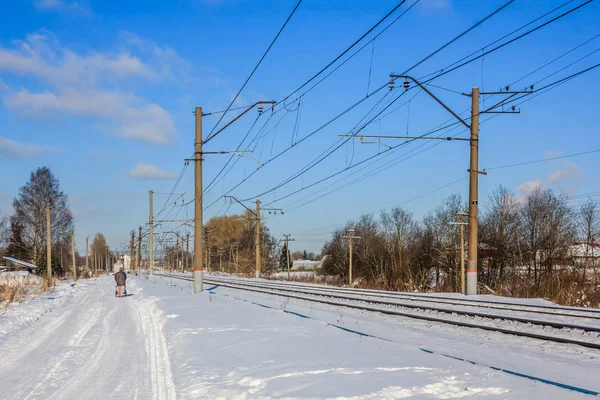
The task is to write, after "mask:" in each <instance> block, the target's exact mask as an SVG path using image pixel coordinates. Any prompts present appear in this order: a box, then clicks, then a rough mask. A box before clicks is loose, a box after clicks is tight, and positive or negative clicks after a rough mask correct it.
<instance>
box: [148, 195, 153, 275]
mask: <svg viewBox="0 0 600 400" xmlns="http://www.w3.org/2000/svg"><path fill="white" fill-rule="evenodd" d="M149 195H150V215H149V220H148V228H149V232H148V261H149V263H150V272H149V274H150V276H152V271H154V215H153V212H152V190H150V192H149Z"/></svg>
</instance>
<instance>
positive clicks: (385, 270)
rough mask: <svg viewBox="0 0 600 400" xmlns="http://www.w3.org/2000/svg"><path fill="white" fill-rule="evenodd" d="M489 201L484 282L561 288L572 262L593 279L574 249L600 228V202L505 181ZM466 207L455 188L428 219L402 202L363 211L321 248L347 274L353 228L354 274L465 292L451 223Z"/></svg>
mask: <svg viewBox="0 0 600 400" xmlns="http://www.w3.org/2000/svg"><path fill="white" fill-rule="evenodd" d="M486 205H487V206H486V207H485V208H484V209H483V210H481V213H480V218H479V243H478V254H479V265H478V275H479V282H480V283H481V284H483V285H486V286H487V287H488V288H489V289H490V290H499V289H501V290H503V291H504V292H506V293H505V294H515V293H512V292H514V291H515V290H519V294H520V295H530V296H537V295H547V294H548V293H557V292H558V291H559V289H560V287H561V285H560V283H557V280H556V277H557V276H559V274H557V272H560V271H564V270H565V267H567V266H571V268H568V270H569V271H573V270H575V271H577V272H578V273H580V275H581V276H582V282H583V283H585V282H587V278H589V275H588V277H587V278H586V275H585V274H586V271H587V269H586V268H584V265H585V263H582V264H579V265H578V266H576V267H575V268H572V266H573V260H574V258H573V254H572V251H571V250H572V246H573V244H574V243H575V242H578V241H579V242H585V243H592V242H593V238H594V237H595V235H597V234H598V233H599V230H600V229H599V228H600V223H599V219H600V217H599V212H598V208H597V206H596V203H595V202H593V201H591V200H590V201H588V202H587V203H585V204H584V205H582V206H578V207H572V206H571V205H570V204H569V202H568V199H567V197H565V196H564V195H560V194H557V193H555V192H553V191H551V190H546V189H542V188H537V189H535V190H533V191H532V192H531V193H529V194H528V195H526V196H525V197H524V198H523V199H519V198H517V197H516V196H515V195H514V194H513V193H511V192H510V191H509V190H508V189H506V188H503V187H499V188H497V189H496V190H495V191H494V192H493V193H492V194H491V196H490V198H489V201H487V202H486ZM467 210H468V206H467V204H466V202H465V201H464V200H463V199H462V198H461V196H459V195H452V196H450V197H448V198H446V199H445V200H444V201H443V204H442V205H440V206H439V207H438V208H436V209H435V210H433V211H432V212H430V213H428V214H427V215H425V217H424V218H423V219H422V220H421V221H418V220H417V219H416V218H414V216H413V215H412V214H410V213H408V212H406V211H405V210H403V209H401V208H394V209H392V210H390V211H385V212H382V213H381V214H380V215H379V217H378V218H376V217H375V216H373V215H364V216H362V217H361V218H359V219H358V220H357V221H353V222H349V223H348V224H346V226H345V227H344V228H342V229H339V230H337V231H336V232H334V234H333V237H332V239H331V240H330V241H328V242H327V243H326V244H325V245H324V247H323V251H322V254H324V255H328V256H329V257H328V258H327V259H326V260H325V262H324V264H323V271H322V272H323V273H325V274H329V275H332V274H333V275H338V276H340V277H341V278H344V279H347V274H348V263H349V261H348V259H349V257H348V251H349V249H348V242H347V240H345V239H343V238H342V236H343V235H346V230H347V229H349V228H354V229H355V230H356V233H355V234H356V235H357V236H360V237H361V239H360V240H357V241H356V242H355V244H354V251H353V275H354V276H356V277H358V278H360V279H362V280H363V281H367V282H369V283H370V284H371V285H375V286H378V287H382V288H386V289H395V290H409V291H412V290H420V291H425V290H446V291H460V264H461V251H460V230H459V227H458V226H457V225H453V224H452V222H453V221H458V217H457V214H458V213H460V212H466V211H467ZM465 228H466V227H465ZM467 237H468V232H466V233H465V240H466V238H467ZM465 246H466V244H465ZM586 248H587V247H586ZM589 248H591V249H593V247H591V246H590V247H589ZM588 274H589V273H588ZM517 286H518V288H517ZM523 291H525V293H523Z"/></svg>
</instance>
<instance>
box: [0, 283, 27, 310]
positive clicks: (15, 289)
mask: <svg viewBox="0 0 600 400" xmlns="http://www.w3.org/2000/svg"><path fill="white" fill-rule="evenodd" d="M21 298H22V287H20V286H9V285H0V303H1V304H2V307H3V308H5V309H6V308H7V307H8V306H9V304H10V303H12V302H14V301H21Z"/></svg>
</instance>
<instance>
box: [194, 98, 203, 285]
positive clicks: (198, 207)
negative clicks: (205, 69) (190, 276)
mask: <svg viewBox="0 0 600 400" xmlns="http://www.w3.org/2000/svg"><path fill="white" fill-rule="evenodd" d="M194 166H195V168H194V183H195V190H194V194H195V201H194V293H201V292H202V290H203V283H202V279H203V277H202V273H203V271H202V264H203V261H204V260H203V256H204V255H203V254H202V251H203V249H202V233H203V232H202V230H203V225H202V224H203V222H202V107H196V130H195V143H194Z"/></svg>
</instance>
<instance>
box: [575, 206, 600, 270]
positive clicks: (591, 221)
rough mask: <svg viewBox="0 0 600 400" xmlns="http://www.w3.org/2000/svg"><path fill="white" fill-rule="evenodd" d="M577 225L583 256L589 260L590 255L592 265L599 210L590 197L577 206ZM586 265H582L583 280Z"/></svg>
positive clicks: (599, 222) (599, 219)
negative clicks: (583, 250)
mask: <svg viewBox="0 0 600 400" xmlns="http://www.w3.org/2000/svg"><path fill="white" fill-rule="evenodd" d="M577 227H578V235H579V237H580V238H581V239H583V242H584V243H585V258H586V260H589V259H590V257H591V259H592V266H595V265H594V261H593V259H594V256H597V255H598V254H593V253H594V241H595V236H596V235H597V234H598V232H599V231H600V212H599V210H598V206H597V205H596V203H595V202H594V201H593V200H592V199H588V201H587V202H586V203H584V204H582V205H581V206H580V207H579V212H578V213H577ZM586 267H587V265H585V263H584V265H583V279H584V281H585V270H586Z"/></svg>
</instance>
